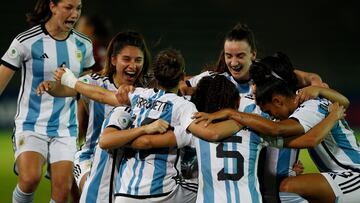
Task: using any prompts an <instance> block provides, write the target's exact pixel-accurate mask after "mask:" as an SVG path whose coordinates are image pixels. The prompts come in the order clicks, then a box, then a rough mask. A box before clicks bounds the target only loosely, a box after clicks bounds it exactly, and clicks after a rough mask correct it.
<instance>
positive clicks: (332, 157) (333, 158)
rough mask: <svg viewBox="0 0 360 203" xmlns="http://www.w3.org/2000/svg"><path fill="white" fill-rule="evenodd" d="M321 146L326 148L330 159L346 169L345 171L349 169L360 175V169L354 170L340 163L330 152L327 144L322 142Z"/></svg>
mask: <svg viewBox="0 0 360 203" xmlns="http://www.w3.org/2000/svg"><path fill="white" fill-rule="evenodd" d="M321 145H322V146H323V147H324V149H325V151H326V153H327V154H328V155H329V157H330V158H331V159H332V160H333V161H334V162H335V163H336V164H337V165H338V166H340V167H342V168H344V169H347V170H351V171H355V172H358V173H360V169H359V168H354V167H351V166H347V165H344V164H342V163H340V162H339V161H338V160H337V159H336V158H335V156H334V155H333V154H332V153H331V152H330V150H329V148H328V147H327V146H326V144H325V142H324V141H322V142H321Z"/></svg>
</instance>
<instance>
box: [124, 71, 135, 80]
mask: <svg viewBox="0 0 360 203" xmlns="http://www.w3.org/2000/svg"><path fill="white" fill-rule="evenodd" d="M125 75H126V76H129V77H132V78H133V77H135V76H136V72H135V71H125Z"/></svg>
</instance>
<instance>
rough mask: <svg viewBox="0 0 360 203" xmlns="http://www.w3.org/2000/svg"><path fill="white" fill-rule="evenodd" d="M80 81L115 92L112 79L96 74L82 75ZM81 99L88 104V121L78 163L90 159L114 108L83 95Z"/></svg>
mask: <svg viewBox="0 0 360 203" xmlns="http://www.w3.org/2000/svg"><path fill="white" fill-rule="evenodd" d="M80 80H81V81H83V82H85V83H87V84H90V85H95V86H98V87H102V88H105V89H107V90H110V91H116V90H117V87H116V86H115V84H114V82H113V79H112V78H109V77H104V76H101V75H99V74H98V73H92V74H88V75H84V76H82V77H81V78H80ZM81 97H82V99H84V101H86V103H87V104H88V108H89V120H88V128H87V131H86V138H85V143H84V145H82V146H81V151H82V153H81V154H80V157H79V158H80V160H79V161H80V162H81V161H82V160H89V159H91V158H92V156H93V154H94V150H95V146H96V145H97V142H98V138H99V135H100V132H101V125H102V123H103V121H104V119H105V118H106V116H107V115H108V114H109V112H110V111H111V110H112V109H113V108H114V107H113V106H111V105H108V104H103V103H99V102H96V101H94V100H91V99H89V98H87V97H85V96H83V95H81Z"/></svg>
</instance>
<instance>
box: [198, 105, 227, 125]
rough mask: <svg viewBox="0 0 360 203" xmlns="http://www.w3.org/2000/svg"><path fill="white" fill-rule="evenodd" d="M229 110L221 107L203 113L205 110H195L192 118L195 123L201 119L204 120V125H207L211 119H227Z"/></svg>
mask: <svg viewBox="0 0 360 203" xmlns="http://www.w3.org/2000/svg"><path fill="white" fill-rule="evenodd" d="M229 115H230V114H229V111H228V110H227V109H223V110H220V111H217V112H214V113H211V114H209V113H205V112H196V113H194V114H193V116H192V118H193V119H194V118H195V120H194V122H195V123H199V122H201V121H205V124H204V125H205V126H208V125H209V124H210V123H211V122H212V121H214V120H218V119H227V118H229Z"/></svg>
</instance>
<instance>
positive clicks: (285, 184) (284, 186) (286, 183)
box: [279, 178, 294, 192]
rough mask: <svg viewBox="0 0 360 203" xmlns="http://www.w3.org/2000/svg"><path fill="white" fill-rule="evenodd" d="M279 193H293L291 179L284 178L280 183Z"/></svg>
mask: <svg viewBox="0 0 360 203" xmlns="http://www.w3.org/2000/svg"><path fill="white" fill-rule="evenodd" d="M279 191H280V192H294V181H293V180H292V179H291V178H285V179H284V180H282V181H281V183H280V187H279Z"/></svg>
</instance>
